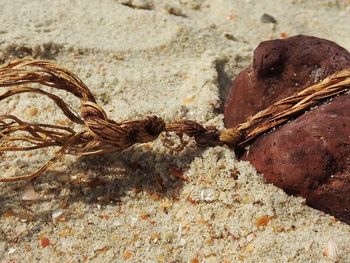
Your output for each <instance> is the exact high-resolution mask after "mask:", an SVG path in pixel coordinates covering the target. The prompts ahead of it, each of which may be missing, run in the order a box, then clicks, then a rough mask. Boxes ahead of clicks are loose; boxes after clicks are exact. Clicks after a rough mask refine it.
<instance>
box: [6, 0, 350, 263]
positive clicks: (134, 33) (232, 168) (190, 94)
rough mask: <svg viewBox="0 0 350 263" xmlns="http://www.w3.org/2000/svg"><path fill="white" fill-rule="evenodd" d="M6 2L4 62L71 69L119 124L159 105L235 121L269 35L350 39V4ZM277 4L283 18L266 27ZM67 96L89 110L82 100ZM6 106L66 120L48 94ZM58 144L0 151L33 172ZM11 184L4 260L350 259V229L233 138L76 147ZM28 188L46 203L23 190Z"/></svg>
mask: <svg viewBox="0 0 350 263" xmlns="http://www.w3.org/2000/svg"><path fill="white" fill-rule="evenodd" d="M0 7H1V13H0V60H1V62H6V61H9V60H10V59H13V58H18V57H25V56H29V57H35V58H41V59H49V60H54V61H56V62H57V63H59V64H61V65H64V66H66V67H68V68H70V69H71V70H72V71H74V72H75V73H76V74H78V75H79V76H80V77H81V78H82V79H83V80H84V82H85V83H86V84H87V85H88V86H89V87H90V88H91V90H92V92H93V93H94V95H95V96H96V98H97V100H98V103H99V104H100V105H101V106H102V107H103V108H104V109H105V110H106V112H107V113H108V115H109V117H111V118H112V119H115V120H117V121H120V120H125V119H136V118H142V117H144V116H147V115H149V114H157V115H158V116H161V117H163V118H165V119H166V120H168V121H169V120H176V119H182V118H187V119H193V120H197V121H199V122H200V123H203V124H205V125H209V124H210V125H216V126H218V127H222V126H223V122H222V119H223V114H222V106H223V101H224V98H225V95H226V94H227V90H228V88H229V85H230V82H231V79H232V78H234V76H235V75H236V74H237V73H238V72H239V71H240V70H241V69H243V68H244V67H245V66H246V65H247V64H248V63H250V60H251V58H252V51H253V50H254V48H255V47H256V46H257V44H258V43H259V42H261V41H263V40H267V39H271V38H280V37H281V36H290V35H294V34H309V35H315V36H319V37H324V38H328V39H330V40H333V41H335V42H337V43H339V44H340V45H342V46H344V47H345V48H347V49H350V34H349V32H350V2H349V1H330V0H329V1H326V0H283V1H274V0H251V1H249V0H245V1H244V0H230V1H229V0H217V1H210V0H207V1H205V0H192V1H189V0H188V1H187V0H178V1H176V0H170V1H166V0H163V1H161V0H149V1H141V0H139V1H137V0H135V1H133V0H130V1H124V0H101V1H93V0H74V1H71V0H60V1H58V0H57V1H51V0H32V1H25V0H12V1H6V0H0ZM264 13H267V14H269V15H272V16H273V17H275V19H276V20H277V24H273V23H263V22H262V21H261V17H262V15H263V14H264ZM265 22H266V21H265ZM55 92H56V91H55ZM56 94H59V95H62V96H63V97H64V98H65V99H66V101H68V102H70V103H72V104H73V105H75V106H76V108H77V109H78V107H79V101H77V100H76V98H73V97H71V96H69V95H67V94H65V93H64V92H56ZM37 109H38V110H39V111H38V112H37V111H36V110H37ZM0 110H1V114H9V113H11V114H15V115H16V116H19V117H21V118H23V119H26V120H31V121H40V122H50V123H64V122H65V119H64V116H63V115H62V114H61V113H60V111H59V110H58V109H57V107H56V106H55V105H53V103H51V102H50V101H48V100H47V99H43V98H42V97H40V96H34V95H21V96H17V97H13V98H11V99H8V100H6V101H3V102H1V104H0ZM173 140H174V141H175V143H176V137H174V138H173ZM51 154H52V152H51V151H41V152H34V153H32V154H28V153H17V154H6V155H5V154H4V155H0V160H1V176H11V175H14V174H17V175H18V174H21V173H26V172H30V171H32V170H33V169H34V168H35V167H38V165H40V164H41V163H42V162H44V161H45V160H46V159H48V158H50V156H51ZM179 177H184V178H185V179H186V180H184V179H181V178H179ZM0 187H1V192H0V202H1V206H0V215H1V217H0V220H1V221H0V257H1V262H190V263H197V262H225V263H228V262H331V259H329V258H327V257H326V256H324V253H323V250H324V248H325V246H326V244H327V243H328V242H329V241H330V240H332V241H331V242H335V243H336V244H337V246H338V253H337V262H350V245H349V244H350V227H349V226H348V225H346V224H343V223H341V222H339V221H337V220H336V219H334V218H333V217H331V216H328V215H325V214H324V213H322V212H319V211H317V210H314V209H311V208H309V207H307V206H306V205H305V204H304V200H303V199H301V198H295V197H291V196H287V195H286V194H285V193H284V192H283V191H282V190H279V189H278V188H276V187H274V186H272V185H268V184H265V183H264V182H263V180H262V178H261V176H260V175H258V174H257V173H256V171H255V170H254V168H253V167H252V166H251V165H250V164H249V163H247V162H241V161H238V160H237V159H236V158H235V156H234V153H233V152H232V151H231V150H230V149H228V148H225V147H215V148H204V149H200V148H197V147H195V145H194V144H193V143H189V145H188V147H186V148H185V149H184V150H183V151H181V152H175V151H172V150H170V149H168V148H166V147H165V146H164V145H163V143H162V141H161V140H160V139H159V140H157V141H156V142H155V143H150V144H146V145H141V146H137V147H134V148H132V149H130V150H128V151H126V152H123V153H122V154H118V153H115V154H108V155H105V156H100V157H89V158H75V157H67V158H66V159H65V161H64V162H62V163H60V164H58V165H56V167H55V168H54V169H52V170H51V171H49V172H47V173H45V175H44V176H42V177H41V178H39V179H38V180H36V181H35V182H33V183H32V184H28V183H26V182H21V183H13V184H2V185H1V186H0ZM28 187H29V188H28ZM29 189H32V190H33V189H34V191H35V192H36V194H37V195H38V199H37V200H34V201H24V200H23V194H24V193H26V192H28V191H29ZM57 214H62V215H61V216H59V217H58V218H54V219H53V215H54V216H55V215H57Z"/></svg>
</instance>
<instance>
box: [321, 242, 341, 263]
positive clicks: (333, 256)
mask: <svg viewBox="0 0 350 263" xmlns="http://www.w3.org/2000/svg"><path fill="white" fill-rule="evenodd" d="M337 254H338V247H337V244H336V242H335V241H334V240H333V239H330V240H329V241H328V243H327V245H326V246H325V248H324V249H323V255H324V256H326V257H327V258H329V259H330V260H332V261H334V262H335V261H336V260H337Z"/></svg>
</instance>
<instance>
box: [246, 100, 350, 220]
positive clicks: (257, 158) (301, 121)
mask: <svg viewBox="0 0 350 263" xmlns="http://www.w3.org/2000/svg"><path fill="white" fill-rule="evenodd" d="M349 109H350V95H343V96H340V97H338V98H336V99H334V100H333V101H332V102H331V103H328V104H325V105H322V106H319V107H318V108H317V109H316V110H313V111H310V112H307V113H305V114H304V115H303V116H301V117H299V118H297V119H296V120H294V121H292V122H290V123H288V124H286V125H284V126H282V127H281V128H279V129H278V130H277V131H276V132H273V133H270V134H268V135H266V136H264V137H261V138H259V139H258V140H257V141H256V142H255V143H254V144H253V145H252V147H251V149H250V151H249V152H248V153H246V154H245V156H244V157H243V159H245V160H249V161H250V162H251V163H252V164H253V165H254V166H255V167H256V169H257V170H258V171H259V172H260V173H262V174H263V175H264V177H265V179H266V180H267V181H268V182H270V183H273V184H274V185H276V186H278V187H280V188H282V189H284V190H285V191H286V192H287V193H289V194H293V195H297V196H303V197H305V198H306V201H307V203H308V204H309V205H310V206H312V207H315V208H317V209H320V210H322V211H324V212H327V213H330V214H332V215H334V216H336V217H338V218H340V219H342V220H344V221H345V222H347V223H350V194H349V193H350V137H349V135H350V111H349Z"/></svg>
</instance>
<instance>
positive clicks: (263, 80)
mask: <svg viewBox="0 0 350 263" xmlns="http://www.w3.org/2000/svg"><path fill="white" fill-rule="evenodd" d="M347 67H350V53H349V52H348V51H347V50H346V49H344V48H342V47H341V46H339V45H338V44H336V43H334V42H331V41H329V40H325V39H320V38H316V37H311V36H303V35H299V36H294V37H290V38H286V39H277V40H270V41H265V42H262V43H261V44H260V45H259V46H258V47H257V48H256V49H255V51H254V60H253V63H252V64H251V65H250V66H249V67H248V68H247V69H245V70H243V71H242V72H241V73H240V74H239V75H238V76H237V78H236V79H235V80H234V82H233V86H232V88H231V90H230V92H229V95H228V99H227V102H226V105H225V125H226V127H233V126H235V125H238V124H240V123H241V122H244V121H245V119H246V118H247V117H249V116H250V115H253V114H255V113H257V112H259V111H260V110H263V109H265V108H267V107H268V106H270V105H271V104H273V103H274V102H276V101H278V100H280V99H282V98H285V97H288V96H290V95H292V94H294V93H295V92H297V91H300V90H303V89H305V88H306V87H308V86H310V85H312V84H314V83H316V82H319V81H321V80H323V79H325V78H326V77H327V76H329V75H331V74H333V73H335V72H336V71H339V70H341V69H344V68H347Z"/></svg>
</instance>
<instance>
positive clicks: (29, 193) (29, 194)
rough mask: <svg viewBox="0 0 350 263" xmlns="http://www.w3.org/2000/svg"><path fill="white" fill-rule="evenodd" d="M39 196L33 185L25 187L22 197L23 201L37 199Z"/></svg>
mask: <svg viewBox="0 0 350 263" xmlns="http://www.w3.org/2000/svg"><path fill="white" fill-rule="evenodd" d="M38 198H39V194H38V193H37V192H35V190H34V188H33V186H28V187H26V188H25V189H24V191H23V193H22V196H21V199H22V200H23V201H35V200H37V199H38Z"/></svg>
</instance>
